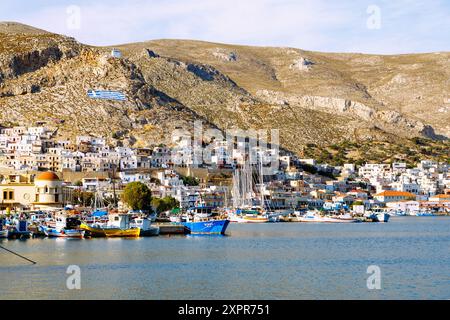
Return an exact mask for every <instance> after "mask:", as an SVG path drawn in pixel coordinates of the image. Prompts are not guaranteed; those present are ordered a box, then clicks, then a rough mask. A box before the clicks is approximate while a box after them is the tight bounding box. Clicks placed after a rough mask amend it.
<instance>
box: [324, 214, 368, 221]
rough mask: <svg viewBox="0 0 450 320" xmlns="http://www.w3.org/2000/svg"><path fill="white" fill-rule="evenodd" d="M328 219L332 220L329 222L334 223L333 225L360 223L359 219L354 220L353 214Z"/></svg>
mask: <svg viewBox="0 0 450 320" xmlns="http://www.w3.org/2000/svg"><path fill="white" fill-rule="evenodd" d="M328 219H330V221H329V222H333V223H356V222H360V221H359V220H358V219H355V218H353V216H352V215H351V214H349V213H346V214H342V215H338V216H334V217H330V218H328Z"/></svg>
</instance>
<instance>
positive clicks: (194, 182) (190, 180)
mask: <svg viewBox="0 0 450 320" xmlns="http://www.w3.org/2000/svg"><path fill="white" fill-rule="evenodd" d="M181 180H183V183H184V185H185V186H198V185H199V181H198V179H197V178H195V177H185V176H181Z"/></svg>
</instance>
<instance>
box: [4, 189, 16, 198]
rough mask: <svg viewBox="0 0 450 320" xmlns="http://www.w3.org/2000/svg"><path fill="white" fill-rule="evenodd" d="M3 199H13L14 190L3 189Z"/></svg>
mask: <svg viewBox="0 0 450 320" xmlns="http://www.w3.org/2000/svg"><path fill="white" fill-rule="evenodd" d="M3 200H14V191H3Z"/></svg>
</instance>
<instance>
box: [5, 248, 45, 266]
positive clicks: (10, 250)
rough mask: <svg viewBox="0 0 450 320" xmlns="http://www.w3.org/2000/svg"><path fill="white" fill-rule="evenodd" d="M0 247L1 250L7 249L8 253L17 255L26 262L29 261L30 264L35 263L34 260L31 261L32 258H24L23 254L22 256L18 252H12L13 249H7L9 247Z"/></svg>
mask: <svg viewBox="0 0 450 320" xmlns="http://www.w3.org/2000/svg"><path fill="white" fill-rule="evenodd" d="M0 249H3V250H5V251H7V252H9V253H12V254H13V255H15V256H18V257H19V258H22V259H24V260H26V261H28V262H31V263H32V264H37V262H36V261H33V260H31V259H28V258H26V257H24V256H22V255H20V254H18V253H16V252H14V251H11V250H9V249H6V248H5V247H4V246H0Z"/></svg>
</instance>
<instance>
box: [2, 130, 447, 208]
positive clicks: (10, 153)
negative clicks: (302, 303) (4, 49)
mask: <svg viewBox="0 0 450 320" xmlns="http://www.w3.org/2000/svg"><path fill="white" fill-rule="evenodd" d="M54 136H55V131H54V130H51V129H49V128H47V127H45V126H36V127H22V126H20V127H11V128H1V129H0V173H1V183H0V197H1V202H0V210H13V211H21V210H39V209H42V210H45V209H51V208H61V207H64V206H66V205H71V204H73V203H76V202H77V199H75V197H76V196H77V195H79V193H80V191H82V192H91V193H96V192H102V193H103V195H104V196H105V197H106V196H112V191H113V188H114V192H117V193H118V194H119V195H120V193H121V191H122V190H123V188H124V187H125V186H126V185H127V184H128V183H130V182H136V181H139V182H142V183H145V184H146V185H147V186H148V187H149V188H150V190H151V192H152V195H153V197H161V198H163V197H172V198H175V199H176V200H177V201H178V202H179V204H180V207H181V208H185V209H186V208H190V207H193V206H195V205H196V204H197V203H199V201H202V203H204V204H206V205H207V206H208V207H212V208H222V207H229V206H231V205H232V177H233V172H234V171H235V170H236V168H239V167H242V165H243V163H244V162H245V157H244V156H243V154H242V149H241V148H237V147H236V148H235V149H233V152H232V156H231V157H232V162H231V164H228V162H226V161H224V158H225V157H228V155H226V151H225V150H226V149H225V147H224V144H223V142H217V143H215V144H213V147H212V149H213V152H212V157H211V161H210V163H208V164H201V165H200V166H196V167H194V166H192V157H186V155H180V154H179V152H180V150H185V149H183V148H169V147H167V146H164V145H160V146H155V147H153V148H131V147H122V146H115V147H112V146H111V145H109V144H108V143H107V142H106V140H105V139H102V138H97V137H90V136H78V137H76V139H75V141H69V140H58V139H55V138H54ZM183 147H186V145H184V146H183ZM173 150H176V151H175V152H174V151H173ZM264 154H265V155H266V156H267V157H268V158H270V159H269V160H268V161H273V159H275V157H276V154H275V151H274V150H271V149H268V150H265V152H264ZM277 161H278V167H277V168H276V170H274V171H273V172H272V173H271V174H270V175H265V176H264V180H263V182H262V183H260V186H259V187H258V188H257V189H258V190H260V191H255V193H258V192H260V193H262V194H263V198H264V199H265V200H264V201H265V202H266V205H267V206H269V207H270V208H272V209H273V210H286V209H298V208H316V209H330V210H331V209H333V210H334V209H340V208H350V207H355V208H357V207H363V208H364V209H371V208H374V207H387V208H391V209H392V210H399V211H404V212H420V211H423V210H434V211H435V212H441V213H444V214H445V213H448V212H449V211H450V165H449V163H436V162H433V161H427V160H423V161H421V162H420V163H418V164H417V166H416V167H413V168H408V167H407V165H406V164H405V163H392V164H375V163H367V164H365V165H363V166H360V167H356V166H355V165H354V164H344V165H343V166H341V167H332V166H329V165H327V164H320V163H316V161H315V160H314V159H300V158H298V157H295V156H293V155H282V156H280V157H278V158H277ZM77 192H78V193H77ZM85 205H89V204H85Z"/></svg>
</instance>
